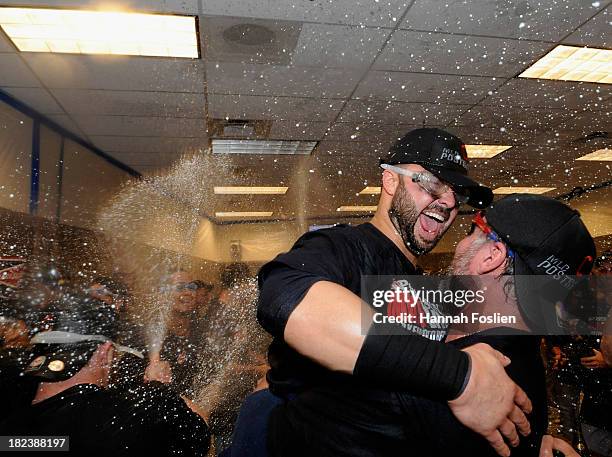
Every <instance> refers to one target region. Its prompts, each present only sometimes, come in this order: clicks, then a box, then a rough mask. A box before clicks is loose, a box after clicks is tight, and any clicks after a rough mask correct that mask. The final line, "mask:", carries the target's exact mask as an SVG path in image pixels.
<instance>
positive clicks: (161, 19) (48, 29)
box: [0, 7, 199, 59]
mask: <svg viewBox="0 0 612 457" xmlns="http://www.w3.org/2000/svg"><path fill="white" fill-rule="evenodd" d="M0 26H2V29H3V30H4V32H5V33H6V34H7V35H8V37H9V38H10V39H11V40H12V41H13V43H14V44H15V46H16V47H17V49H19V50H20V51H22V52H52V53H69V54H115V55H129V56H156V57H187V58H194V59H195V58H198V57H199V51H198V34H197V31H196V18H195V17H194V16H177V15H165V14H141V13H127V12H107V11H85V10H70V9H51V8H7V7H0Z"/></svg>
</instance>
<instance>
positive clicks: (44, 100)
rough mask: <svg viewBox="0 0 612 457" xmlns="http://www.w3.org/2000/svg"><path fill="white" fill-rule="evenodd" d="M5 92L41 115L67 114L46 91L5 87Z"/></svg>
mask: <svg viewBox="0 0 612 457" xmlns="http://www.w3.org/2000/svg"><path fill="white" fill-rule="evenodd" d="M4 91H5V92H7V93H8V94H10V95H12V96H13V97H15V98H16V99H17V100H19V101H20V102H23V103H25V104H26V105H28V106H29V107H30V108H33V109H35V110H36V111H38V112H39V113H41V114H65V113H64V110H63V109H62V108H61V107H60V106H59V105H58V104H57V102H56V101H55V100H54V99H53V97H52V96H51V94H49V92H48V91H47V90H46V89H38V88H36V87H5V88H4Z"/></svg>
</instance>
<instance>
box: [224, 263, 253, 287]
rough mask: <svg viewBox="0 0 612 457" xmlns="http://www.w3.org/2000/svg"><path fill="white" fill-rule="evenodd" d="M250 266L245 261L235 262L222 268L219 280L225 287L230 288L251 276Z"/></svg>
mask: <svg viewBox="0 0 612 457" xmlns="http://www.w3.org/2000/svg"><path fill="white" fill-rule="evenodd" d="M250 274H251V273H250V271H249V266H248V265H247V264H246V263H244V262H233V263H230V264H228V265H226V266H225V267H223V269H222V270H221V274H220V275H219V280H220V281H221V286H222V287H223V288H224V289H230V288H231V287H233V286H234V285H235V284H236V283H238V282H240V281H243V280H245V279H247V278H248V277H249V276H250Z"/></svg>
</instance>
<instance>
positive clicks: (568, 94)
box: [482, 78, 612, 110]
mask: <svg viewBox="0 0 612 457" xmlns="http://www.w3.org/2000/svg"><path fill="white" fill-rule="evenodd" d="M611 93H612V90H611V89H610V87H609V85H606V84H602V85H598V84H591V83H574V82H569V81H549V80H536V79H524V78H515V79H510V80H508V82H506V84H504V85H503V86H501V87H500V88H498V89H497V90H496V91H495V92H494V93H493V94H492V95H491V96H489V97H487V98H486V99H485V100H483V102H482V103H483V104H485V105H513V106H540V107H547V108H563V109H590V110H601V109H604V107H605V106H606V105H607V104H606V103H605V102H604V100H605V99H606V98H607V97H609V96H610V95H611Z"/></svg>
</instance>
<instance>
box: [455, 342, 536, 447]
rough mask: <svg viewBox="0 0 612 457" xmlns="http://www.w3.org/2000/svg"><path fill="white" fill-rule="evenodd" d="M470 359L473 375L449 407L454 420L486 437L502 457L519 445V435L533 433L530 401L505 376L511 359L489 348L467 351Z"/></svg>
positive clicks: (475, 348)
mask: <svg viewBox="0 0 612 457" xmlns="http://www.w3.org/2000/svg"><path fill="white" fill-rule="evenodd" d="M464 351H465V352H467V353H468V354H469V356H470V359H471V363H472V365H471V373H470V378H469V380H468V384H467V386H466V388H465V390H464V391H463V393H462V394H461V395H460V396H459V397H458V398H456V399H455V400H452V401H450V402H449V403H448V405H449V406H450V409H451V411H452V412H453V414H454V415H455V417H456V418H457V419H458V420H459V422H461V423H462V424H463V425H465V426H466V427H468V428H470V429H471V430H473V431H475V432H476V433H478V434H480V435H482V436H484V437H485V438H486V439H487V440H488V441H489V443H490V444H491V446H493V448H494V449H495V451H496V452H497V453H498V454H499V455H501V456H509V455H510V448H509V447H508V445H507V444H506V443H505V442H504V438H503V437H502V435H503V436H505V437H506V438H507V439H508V441H509V443H510V444H511V445H512V446H517V445H518V443H519V437H518V434H517V428H518V431H519V432H520V433H521V434H522V435H523V436H526V435H528V434H529V433H531V427H530V425H529V421H528V420H527V417H526V416H525V413H530V412H531V408H532V406H531V401H530V400H529V398H527V395H526V394H525V392H524V391H523V390H522V389H521V388H520V387H519V386H517V385H516V384H515V383H514V382H513V381H512V380H511V379H510V378H509V377H508V375H507V374H506V371H505V370H504V367H505V366H507V365H509V364H510V359H509V358H508V357H506V356H504V355H503V354H502V353H501V352H499V351H496V350H495V349H493V348H492V347H491V346H489V345H488V344H483V343H479V344H475V345H474V346H470V347H467V348H465V349H464Z"/></svg>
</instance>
